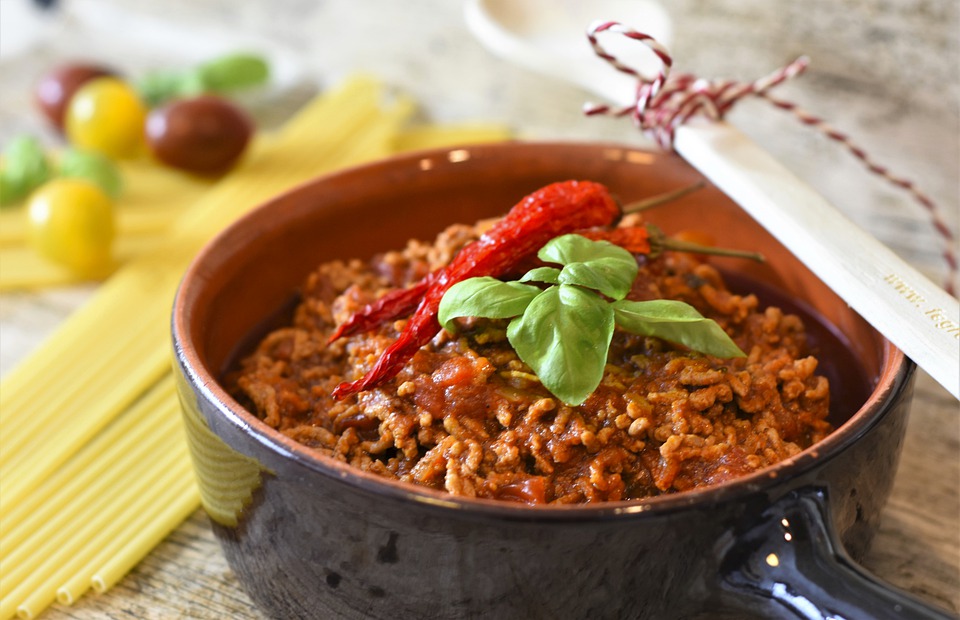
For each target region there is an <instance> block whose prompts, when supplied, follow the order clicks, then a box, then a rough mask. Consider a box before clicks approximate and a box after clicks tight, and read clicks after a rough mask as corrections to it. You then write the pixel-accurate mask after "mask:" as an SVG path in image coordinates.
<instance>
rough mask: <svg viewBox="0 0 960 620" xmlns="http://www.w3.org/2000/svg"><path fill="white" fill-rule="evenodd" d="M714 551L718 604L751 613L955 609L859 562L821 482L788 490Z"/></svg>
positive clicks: (899, 614) (833, 614) (850, 614)
mask: <svg viewBox="0 0 960 620" xmlns="http://www.w3.org/2000/svg"><path fill="white" fill-rule="evenodd" d="M717 551H718V552H719V560H720V564H719V569H720V583H721V589H722V592H721V593H720V598H721V605H723V606H732V607H733V608H735V609H739V610H740V611H742V612H743V613H744V614H746V615H748V616H751V615H756V614H759V615H761V616H764V617H778V618H780V617H787V618H793V617H795V618H849V619H853V618H874V619H875V620H886V619H892V618H899V619H903V618H918V619H922V618H930V619H934V618H936V619H948V618H952V617H953V616H951V615H949V614H947V613H946V612H945V611H942V610H940V609H937V608H935V607H932V606H930V605H928V604H927V603H925V602H923V601H921V600H919V599H917V598H915V597H914V596H912V595H910V594H908V593H907V592H904V591H903V590H899V589H897V588H895V587H894V586H892V585H890V584H888V583H885V582H884V581H882V580H880V579H879V578H878V577H876V576H874V575H872V574H870V573H869V572H867V571H866V570H865V569H863V568H862V567H861V566H860V565H859V564H857V563H856V562H854V560H853V559H852V558H851V557H850V556H849V555H848V554H847V552H846V551H845V550H844V548H843V544H842V543H841V542H840V539H839V537H838V536H837V534H836V532H835V531H834V527H833V521H832V519H831V518H830V510H829V504H828V493H827V490H826V489H824V488H818V487H805V488H802V489H798V490H794V491H791V492H790V493H788V494H787V495H785V496H783V497H782V498H780V499H779V500H777V501H776V502H774V503H773V504H771V505H770V506H769V507H768V508H767V509H766V510H764V511H763V512H762V513H761V515H760V517H759V518H751V519H750V521H749V522H748V523H746V524H745V526H744V527H742V528H739V529H738V531H736V532H732V533H731V534H730V536H729V537H725V540H723V541H721V542H720V543H719V544H718V548H717Z"/></svg>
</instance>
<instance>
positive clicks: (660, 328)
mask: <svg viewBox="0 0 960 620" xmlns="http://www.w3.org/2000/svg"><path fill="white" fill-rule="evenodd" d="M612 307H613V311H614V314H615V316H616V321H617V325H619V326H620V327H622V328H623V329H625V330H627V331H629V332H632V333H634V334H640V335H641V336H655V337H657V338H663V339H664V340H669V341H671V342H676V343H679V344H682V345H684V346H686V347H689V348H691V349H693V350H694V351H699V352H701V353H706V354H707V355H712V356H714V357H720V358H730V357H745V354H744V352H743V351H741V350H740V347H738V346H737V345H736V343H734V342H733V340H732V339H731V338H730V336H728V335H727V333H726V332H725V331H723V329H722V328H721V327H720V326H719V325H718V324H717V323H716V321H713V320H711V319H707V318H704V317H703V315H701V314H700V313H699V312H697V310H696V308H694V307H693V306H691V305H689V304H686V303H684V302H682V301H673V300H669V299H655V300H652V301H627V300H620V301H615V302H613V304H612Z"/></svg>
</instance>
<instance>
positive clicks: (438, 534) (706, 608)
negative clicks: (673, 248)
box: [173, 144, 939, 618]
mask: <svg viewBox="0 0 960 620" xmlns="http://www.w3.org/2000/svg"><path fill="white" fill-rule="evenodd" d="M571 178H579V179H589V180H594V181H599V182H602V183H605V184H606V185H608V186H609V187H610V188H611V189H612V190H613V191H614V193H615V194H617V195H618V197H619V198H620V199H621V200H623V201H624V202H629V201H633V200H637V199H640V198H643V197H646V196H651V195H654V194H658V193H661V192H664V191H667V190H671V189H675V188H678V187H683V186H686V185H688V184H690V183H691V182H693V181H695V180H698V179H700V177H699V175H698V173H697V172H696V171H694V170H693V169H691V168H690V167H689V166H688V165H686V164H685V163H684V162H683V161H682V160H681V159H679V158H678V157H676V156H675V155H671V154H660V153H652V152H646V151H641V150H636V149H632V148H628V147H623V146H618V145H579V144H504V145H496V146H479V147H472V148H464V149H455V150H439V151H433V152H427V153H421V154H413V155H408V156H403V157H399V158H396V159H391V160H388V161H384V162H380V163H375V164H372V165H368V166H364V167H360V168H355V169H352V170H348V171H345V172H341V173H337V174H335V175H332V176H328V177H325V178H320V179H317V180H315V181H312V182H309V183H306V184H304V185H302V186H300V187H298V188H296V189H294V190H292V191H290V192H288V193H286V194H284V195H282V196H279V197H277V198H275V199H274V200H272V201H270V202H269V203H268V204H265V205H263V206H262V207H260V208H259V209H257V210H255V211H253V212H252V213H250V214H249V215H247V216H246V217H244V218H243V219H241V220H240V221H238V222H237V223H236V224H234V225H233V226H231V227H230V228H229V229H227V230H226V231H225V232H223V233H222V234H221V235H220V236H219V237H217V238H216V239H215V240H214V241H213V242H212V243H210V244H209V245H208V246H207V247H206V248H205V249H204V250H203V251H202V252H201V253H200V254H199V256H197V258H196V260H195V262H194V263H193V265H192V266H191V267H190V269H189V270H188V272H187V273H186V275H185V277H184V280H183V283H182V285H181V288H180V290H179V293H178V295H177V298H176V302H175V307H174V312H173V337H174V342H175V348H176V358H177V368H178V370H179V376H180V379H181V381H180V392H181V397H182V401H183V408H184V415H185V420H186V422H187V427H188V430H189V438H190V444H191V449H192V453H193V457H194V461H195V464H196V471H197V475H198V479H199V482H200V489H201V493H202V497H203V504H204V506H205V508H206V510H207V512H208V513H209V515H210V517H211V522H212V526H213V529H214V531H215V533H216V535H217V536H218V538H219V539H220V542H221V544H222V547H223V550H224V553H225V554H226V557H227V559H228V561H229V563H230V565H231V566H232V567H233V569H234V570H235V572H236V573H237V575H238V577H239V579H240V582H241V583H242V584H243V586H244V588H245V589H246V590H247V591H248V593H249V594H250V596H251V597H252V598H253V600H254V601H256V603H257V604H258V605H259V606H260V607H261V608H262V609H263V610H264V611H265V612H266V613H267V614H269V615H271V616H275V617H291V618H293V617H316V618H334V617H337V618H341V617H345V618H429V617H444V618H474V617H489V618H580V617H584V618H586V617H591V618H605V617H611V618H621V617H628V618H637V617H643V618H670V617H684V618H689V617H698V616H703V617H720V616H724V615H729V616H730V617H745V616H774V617H782V616H788V617H794V616H795V617H813V616H810V615H809V614H811V613H814V612H817V613H822V614H823V615H824V616H827V615H830V614H833V615H835V616H836V617H885V616H886V617H899V615H898V614H899V613H901V612H902V611H903V610H907V611H909V612H911V613H914V612H916V613H929V614H932V615H933V616H936V615H937V613H939V612H936V611H935V610H929V609H925V608H923V607H922V606H921V605H920V604H919V603H917V602H916V601H915V600H913V599H911V598H909V597H907V596H905V595H903V594H902V593H900V592H898V591H895V590H892V589H890V588H888V587H886V586H884V584H882V583H879V582H878V581H877V580H876V579H874V578H872V577H871V576H869V575H868V574H866V573H865V572H863V570H862V569H860V568H859V567H858V566H857V565H856V564H855V563H854V562H853V560H851V557H853V558H856V557H859V556H860V555H862V554H863V553H864V551H865V550H866V548H867V546H868V544H869V542H870V540H871V538H872V536H873V534H874V533H875V531H876V529H877V526H878V517H879V514H880V511H881V508H882V506H883V504H884V502H885V501H886V499H887V496H888V494H889V491H890V485H891V482H892V480H893V475H894V470H895V467H896V463H897V459H898V455H899V450H900V446H901V443H902V438H903V432H904V428H905V424H906V417H907V410H908V405H909V400H910V395H911V389H912V378H913V370H914V368H913V365H912V363H911V362H910V361H909V360H907V359H906V358H905V357H904V355H903V354H902V353H901V352H900V351H899V350H898V349H896V348H895V347H893V346H892V345H891V344H890V343H889V342H887V341H886V340H885V339H884V338H883V337H881V336H880V335H879V334H878V333H877V332H876V331H874V330H873V329H872V328H871V327H870V326H869V325H867V324H866V323H865V322H864V321H863V320H862V319H861V318H860V317H859V316H858V315H857V314H856V313H854V312H853V311H851V310H850V309H849V308H848V307H847V306H846V304H845V303H843V302H842V301H841V300H840V299H839V298H838V297H837V296H836V295H835V294H833V293H832V292H831V291H830V290H829V289H827V287H826V286H825V285H824V284H823V283H822V282H820V281H819V280H818V279H817V278H816V277H815V276H814V275H813V274H811V273H810V272H809V271H808V270H807V269H806V268H804V266H803V265H802V264H800V263H799V262H798V261H797V260H796V259H795V258H794V257H793V256H792V255H791V254H790V253H789V252H787V251H786V250H785V249H784V248H783V247H782V246H781V245H780V244H779V243H778V242H777V241H776V240H775V239H773V238H772V237H771V236H770V235H769V234H767V233H766V232H765V231H764V230H763V229H762V228H760V226H758V225H757V224H756V223H755V222H754V221H753V220H751V219H750V218H749V217H748V216H747V215H745V214H744V213H743V212H742V211H741V210H740V209H739V208H738V207H737V206H736V205H734V204H732V203H731V202H730V201H729V200H728V199H727V198H725V197H724V196H723V195H722V194H721V193H720V192H719V191H717V190H716V189H714V188H713V187H709V186H708V187H707V188H706V189H704V190H702V191H700V192H697V193H696V194H694V195H692V196H688V197H687V198H684V199H682V200H679V201H677V202H675V203H672V204H671V205H670V206H669V207H665V208H661V209H659V210H657V211H656V212H655V213H654V214H652V215H650V218H651V219H652V220H654V221H655V222H656V223H657V224H659V225H660V226H661V227H662V228H663V229H664V230H666V231H667V232H668V233H669V232H672V231H678V230H681V229H689V228H693V229H704V228H706V229H708V230H710V231H713V232H715V233H718V235H719V236H720V237H721V238H722V244H723V245H726V246H729V247H738V248H744V249H750V250H758V251H760V252H762V253H763V254H765V255H766V257H767V259H768V261H767V263H765V264H762V265H760V264H755V263H751V262H746V261H739V260H732V259H724V260H720V261H718V264H719V266H720V267H721V268H722V269H724V270H726V271H727V272H728V273H731V274H732V275H733V276H734V279H735V281H740V280H748V281H751V282H754V283H759V284H758V285H759V286H762V288H763V290H765V291H766V293H764V295H765V296H767V297H772V298H776V299H779V300H780V301H783V302H784V303H786V304H788V305H791V306H793V307H797V308H801V309H804V310H805V311H807V312H809V313H811V314H812V315H817V316H820V317H822V318H823V319H824V320H825V321H826V322H827V323H828V324H829V325H830V326H831V327H830V329H831V330H832V331H833V332H834V333H835V334H836V335H838V336H839V341H838V342H841V344H840V345H838V346H834V347H833V348H831V346H830V345H829V344H828V343H826V341H824V342H823V347H824V351H825V352H826V353H828V357H830V359H829V360H825V361H824V367H825V368H827V369H828V373H830V378H831V381H832V384H833V386H834V387H833V394H834V403H833V404H834V406H833V411H832V414H831V415H832V416H833V421H834V422H835V424H837V425H838V426H839V429H838V430H837V431H836V432H835V433H834V434H832V435H831V436H830V437H829V438H827V439H826V440H824V441H823V442H821V443H819V444H817V445H815V446H813V447H812V448H810V449H808V450H806V451H804V452H803V453H801V454H799V455H797V456H796V457H795V458H792V459H789V460H788V461H785V462H783V463H780V464H779V465H777V466H775V467H772V468H769V469H766V470H763V471H760V472H758V473H756V474H754V475H750V476H747V477H744V478H741V479H739V480H736V481H734V482H731V483H727V484H724V485H720V486H717V487H712V488H707V489H703V490H696V491H691V492H687V493H681V494H674V495H665V496H661V497H657V498H654V499H651V500H646V501H643V502H639V503H611V504H606V505H583V506H556V507H554V506H543V507H529V506H523V505H517V504H513V503H506V502H496V501H490V500H472V499H465V498H459V497H453V496H449V495H445V494H443V493H439V492H434V491H431V490H425V489H422V488H419V487H413V486H408V485H405V484H403V483H399V482H395V481H390V480H385V479H382V478H379V477H376V476H374V475H372V474H368V473H365V472H361V471H358V470H355V469H352V468H350V467H349V466H346V465H344V464H343V463H340V462H338V461H335V460H333V459H330V458H327V457H325V456H324V455H322V454H319V453H317V452H315V451H313V450H311V449H309V448H306V447H304V446H302V445H298V444H296V443H294V442H293V441H291V440H290V439H288V438H286V437H284V436H283V435H281V434H279V433H277V432H276V431H274V430H273V429H271V428H269V427H268V426H266V425H265V424H263V423H262V422H261V421H260V420H259V419H257V418H256V417H255V416H254V415H251V414H250V413H249V412H247V411H245V410H244V409H243V408H242V407H241V406H240V405H238V404H237V403H236V402H235V401H234V400H233V399H232V398H231V397H230V396H229V395H228V394H227V392H226V391H225V390H224V388H223V387H222V385H221V384H220V383H219V380H220V378H221V377H222V376H223V373H224V371H225V370H226V369H227V367H228V365H229V364H230V363H231V360H233V359H235V357H236V355H237V352H238V350H239V348H240V347H242V346H243V344H244V343H249V342H250V340H251V337H252V336H254V335H256V334H259V333H262V330H263V328H264V326H265V325H266V324H268V323H269V321H270V320H271V319H273V318H274V317H276V316H277V315H278V313H281V312H282V311H283V309H284V308H289V307H290V304H291V301H292V300H293V299H294V297H295V293H296V291H297V289H298V287H299V286H300V284H301V283H302V282H303V280H304V278H305V276H306V275H307V274H308V273H309V272H310V271H311V270H312V269H313V268H314V267H315V266H316V265H318V264H319V263H321V262H323V261H326V260H330V259H334V258H349V257H361V258H365V257H369V256H370V255H372V254H374V253H376V252H378V251H382V250H385V249H390V248H400V247H402V246H403V245H404V244H405V242H406V241H407V239H409V238H419V239H425V240H429V239H432V238H433V236H434V235H435V234H436V233H437V232H439V231H440V230H441V229H443V228H444V227H445V226H447V225H448V224H450V223H453V222H472V221H475V220H477V219H479V218H483V217H490V216H494V215H498V214H502V213H504V212H505V211H506V210H507V209H509V208H510V207H511V206H512V205H513V204H514V203H515V202H516V200H517V199H519V198H520V197H522V196H524V195H526V194H527V193H529V192H530V191H532V190H534V189H537V188H539V187H541V186H543V185H546V184H548V183H551V182H554V181H558V180H566V179H571ZM827 339H829V338H827ZM848 554H849V555H848ZM898 610H900V611H898Z"/></svg>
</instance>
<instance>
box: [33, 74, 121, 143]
mask: <svg viewBox="0 0 960 620" xmlns="http://www.w3.org/2000/svg"><path fill="white" fill-rule="evenodd" d="M110 75H114V72H113V71H112V70H111V69H110V68H108V67H105V66H103V65H95V64H85V63H70V64H65V65H61V66H59V67H55V68H53V69H52V70H51V71H50V72H48V73H47V74H45V75H44V76H43V77H41V78H40V81H39V82H37V86H36V88H35V89H34V98H35V100H36V103H37V106H38V107H39V108H40V111H41V112H43V114H44V116H46V117H47V119H49V121H50V122H51V123H52V124H53V126H54V127H56V128H57V129H58V130H59V131H60V132H61V133H62V132H63V124H64V119H65V118H66V114H67V105H68V104H69V103H70V99H71V98H72V97H73V94H74V93H75V92H77V89H79V88H80V87H81V86H83V85H84V84H86V83H87V82H89V81H90V80H92V79H94V78H98V77H106V76H110Z"/></svg>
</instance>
